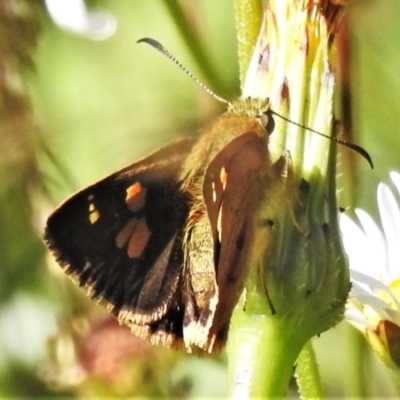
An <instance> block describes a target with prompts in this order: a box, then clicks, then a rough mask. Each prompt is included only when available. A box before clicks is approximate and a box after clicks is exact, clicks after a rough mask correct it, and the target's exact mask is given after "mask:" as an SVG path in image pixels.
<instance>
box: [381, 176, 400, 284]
mask: <svg viewBox="0 0 400 400" xmlns="http://www.w3.org/2000/svg"><path fill="white" fill-rule="evenodd" d="M378 206H379V212H380V215H381V220H382V226H383V231H384V233H385V237H386V241H387V246H388V249H387V252H388V267H387V268H388V272H389V274H390V277H391V279H392V280H394V279H397V278H398V277H399V269H400V268H399V267H400V265H399V264H400V210H399V207H398V205H397V202H396V199H395V197H394V196H393V193H392V192H391V190H390V189H389V188H388V187H387V185H385V184H383V183H380V184H379V186H378Z"/></svg>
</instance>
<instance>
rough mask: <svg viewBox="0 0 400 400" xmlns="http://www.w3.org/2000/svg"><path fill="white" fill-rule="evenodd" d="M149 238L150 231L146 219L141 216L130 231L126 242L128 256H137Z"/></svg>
mask: <svg viewBox="0 0 400 400" xmlns="http://www.w3.org/2000/svg"><path fill="white" fill-rule="evenodd" d="M149 238H150V231H149V228H148V227H147V223H146V220H145V219H144V218H141V219H139V220H138V223H137V225H136V227H135V230H134V231H133V233H132V236H131V237H130V239H129V242H128V249H127V251H128V256H129V257H130V258H139V257H140V256H141V254H142V253H143V250H144V249H145V247H146V245H147V242H148V241H149Z"/></svg>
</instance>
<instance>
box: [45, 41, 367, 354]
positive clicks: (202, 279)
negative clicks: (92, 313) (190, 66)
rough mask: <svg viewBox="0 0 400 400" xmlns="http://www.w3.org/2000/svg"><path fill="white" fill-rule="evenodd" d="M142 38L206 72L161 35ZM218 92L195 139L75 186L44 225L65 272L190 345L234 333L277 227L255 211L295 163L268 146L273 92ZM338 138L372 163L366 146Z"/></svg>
mask: <svg viewBox="0 0 400 400" xmlns="http://www.w3.org/2000/svg"><path fill="white" fill-rule="evenodd" d="M140 41H143V42H147V43H148V44H150V45H152V46H153V47H155V48H156V49H158V50H159V51H161V52H162V53H163V54H164V55H167V57H169V58H170V59H171V60H172V61H174V62H175V63H176V64H178V66H180V67H181V68H182V69H184V71H185V72H186V73H187V74H188V75H189V76H191V77H192V78H193V79H195V80H196V81H197V82H198V80H197V79H196V78H194V77H193V75H192V74H191V73H190V72H188V71H187V70H186V69H185V68H184V67H183V66H182V65H181V64H180V63H179V62H178V61H177V60H176V59H175V58H174V57H173V56H172V55H171V54H170V53H169V52H168V51H167V50H166V49H165V48H164V47H163V46H162V45H161V44H160V43H158V42H156V41H154V40H153V39H147V38H146V39H142V40H140ZM200 85H201V86H202V87H203V88H204V89H206V90H207V91H208V92H210V91H209V90H208V89H207V88H206V87H204V85H202V84H201V83H200ZM211 93H212V92H211ZM212 94H213V93H212ZM213 96H214V97H215V98H216V99H217V100H220V101H222V102H224V103H226V104H228V110H227V111H226V112H225V113H224V114H222V115H221V116H220V117H219V118H218V119H217V121H216V122H215V123H214V124H212V125H211V126H210V127H209V128H208V129H206V130H205V131H204V132H203V133H202V134H201V135H200V137H199V138H198V139H193V138H185V139H181V140H177V141H174V142H172V143H169V144H167V145H166V146H164V147H162V148H161V149H159V150H158V151H156V152H154V153H153V154H151V155H149V156H147V157H145V158H143V159H142V160H139V161H138V162H136V163H134V164H132V165H130V166H128V167H126V168H124V169H122V170H120V171H117V172H115V173H113V174H112V175H110V176H108V177H106V178H104V179H102V180H101V181H99V182H97V183H95V184H93V185H91V186H89V187H87V188H85V189H83V190H81V191H80V192H78V193H76V194H74V195H73V196H72V197H70V198H69V199H67V200H66V201H65V202H63V203H62V204H61V205H60V206H59V207H58V208H57V209H56V210H55V211H54V212H53V213H52V214H51V215H50V217H49V218H48V221H47V225H46V228H45V234H44V240H45V242H46V243H47V245H48V247H49V248H50V250H51V251H52V252H53V253H54V255H55V258H56V260H57V261H58V263H59V264H60V265H61V266H62V268H63V269H64V271H65V272H66V273H67V275H69V276H70V277H71V278H72V280H73V281H75V282H76V283H78V284H79V285H80V286H83V287H84V288H86V289H87V290H88V292H89V294H90V295H91V297H92V298H94V299H96V300H98V301H99V302H101V303H103V304H105V305H106V307H107V309H108V311H109V312H110V313H112V314H113V315H115V316H116V318H117V319H118V320H119V321H120V323H122V324H125V325H127V326H129V327H130V329H131V330H132V332H133V333H134V334H135V335H137V336H139V337H141V338H143V339H146V340H148V341H149V342H150V343H152V344H162V345H165V346H171V347H177V348H185V349H186V350H187V351H189V352H191V351H193V350H198V351H201V352H208V353H212V352H214V351H218V350H219V349H221V348H222V347H223V346H224V344H225V343H226V340H227V336H228V330H229V322H230V318H231V315H232V312H233V309H234V307H235V305H236V303H237V301H238V299H239V297H240V295H241V293H242V291H243V289H244V284H245V280H246V277H247V276H248V274H249V270H250V269H251V267H252V265H254V264H256V263H255V262H254V259H253V258H252V257H254V254H258V255H259V256H260V252H259V249H255V246H256V245H255V243H256V240H255V237H256V236H257V237H262V232H261V231H260V230H266V229H273V221H267V222H266V221H265V220H264V221H260V220H258V218H260V215H259V213H257V210H258V209H259V207H260V206H261V205H262V204H263V203H264V202H265V200H266V199H267V198H268V195H269V189H270V188H271V186H272V185H274V182H276V181H277V179H279V177H281V176H283V175H284V174H285V172H286V171H285V169H286V168H287V165H286V164H287V162H286V161H287V160H285V155H282V156H281V157H279V158H278V159H277V160H275V161H274V162H272V161H271V157H270V154H269V151H268V140H269V135H270V134H271V133H272V131H273V129H274V119H273V115H279V114H276V113H275V112H274V111H272V110H271V108H270V102H269V99H254V98H239V99H238V100H237V101H236V102H233V103H228V102H227V101H226V100H224V99H221V98H220V97H219V96H216V95H214V94H213ZM280 118H282V119H285V120H287V119H286V118H285V117H283V116H280ZM288 121H289V120H288ZM290 122H291V121H290ZM296 125H298V126H300V127H302V128H305V127H303V126H302V125H299V124H296ZM306 129H308V130H310V131H312V132H315V133H317V134H319V135H322V136H325V135H324V134H321V133H319V132H316V131H313V130H312V129H309V128H306ZM328 138H329V139H332V138H330V137H328ZM332 140H334V141H336V142H338V143H341V144H344V145H346V146H347V147H350V148H351V149H353V150H355V151H357V152H358V153H360V154H361V155H362V156H363V157H364V158H366V159H367V161H368V162H369V163H370V164H371V166H372V160H371V158H370V156H369V154H368V153H367V152H366V151H365V150H364V149H362V148H361V147H359V146H357V145H353V144H351V143H347V142H343V141H340V140H338V139H336V138H333V139H332ZM260 232H261V235H260ZM266 247H267V245H266ZM266 251H267V248H264V249H262V250H261V253H263V252H266Z"/></svg>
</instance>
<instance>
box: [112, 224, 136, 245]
mask: <svg viewBox="0 0 400 400" xmlns="http://www.w3.org/2000/svg"><path fill="white" fill-rule="evenodd" d="M137 223H138V220H137V219H136V218H133V219H131V220H129V221H128V222H127V223H126V224H125V226H124V227H123V228H122V229H121V230H120V231H119V233H118V235H117V237H116V238H115V244H116V245H117V247H118V248H120V249H122V247H124V246H125V245H126V244H127V243H128V240H129V238H130V237H131V235H132V233H133V231H134V230H135V227H136V225H137Z"/></svg>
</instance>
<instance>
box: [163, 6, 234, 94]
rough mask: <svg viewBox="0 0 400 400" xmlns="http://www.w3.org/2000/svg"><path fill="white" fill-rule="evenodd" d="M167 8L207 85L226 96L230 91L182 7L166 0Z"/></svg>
mask: <svg viewBox="0 0 400 400" xmlns="http://www.w3.org/2000/svg"><path fill="white" fill-rule="evenodd" d="M164 4H165V6H166V7H167V10H168V12H169V14H170V15H171V18H172V20H173V21H174V23H175V25H176V27H177V28H178V31H179V34H180V37H181V38H182V39H183V41H184V42H185V43H186V46H187V48H188V50H189V52H190V54H191V55H192V57H193V59H194V60H195V63H196V64H197V65H198V67H199V68H200V70H201V71H202V73H203V75H204V78H205V80H206V82H207V84H208V85H209V86H210V87H211V88H212V89H213V90H214V91H215V92H216V93H218V94H220V95H224V94H226V93H227V92H228V89H227V88H226V87H225V86H224V84H223V80H222V79H221V78H220V76H219V74H218V72H217V70H216V68H215V67H214V65H213V63H212V61H211V59H210V56H209V55H208V54H207V52H206V51H205V48H204V46H203V43H202V41H201V40H200V36H199V34H198V32H197V31H196V29H195V26H194V25H193V24H192V23H190V22H189V20H188V18H187V16H186V15H185V13H184V11H183V9H182V6H181V5H180V4H179V2H177V1H175V0H173V1H171V0H165V1H164Z"/></svg>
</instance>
